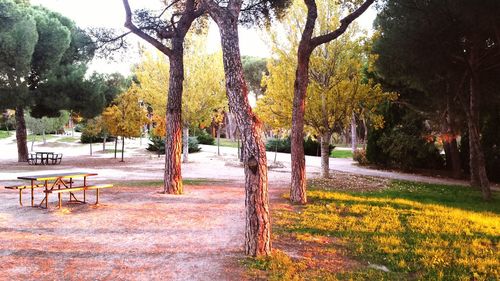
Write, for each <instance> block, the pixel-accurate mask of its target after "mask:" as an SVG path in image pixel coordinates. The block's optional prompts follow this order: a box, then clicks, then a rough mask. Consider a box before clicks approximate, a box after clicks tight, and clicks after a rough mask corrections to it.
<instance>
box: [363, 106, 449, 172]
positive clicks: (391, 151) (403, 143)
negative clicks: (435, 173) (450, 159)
mask: <svg viewBox="0 0 500 281" xmlns="http://www.w3.org/2000/svg"><path fill="white" fill-rule="evenodd" d="M385 115H386V116H387V117H386V116H384V118H385V119H386V120H387V122H386V125H385V127H384V128H383V129H380V130H375V131H374V130H371V131H369V136H368V143H367V151H366V157H367V159H368V161H369V162H370V163H374V164H377V165H382V166H387V167H393V168H398V169H403V170H412V169H422V168H423V169H442V168H443V166H444V159H443V157H442V156H441V155H440V153H439V150H438V149H437V148H436V146H435V145H434V142H433V141H432V140H428V139H426V138H425V137H424V136H425V135H429V136H430V133H431V132H430V131H429V129H427V128H426V126H425V120H424V119H423V118H422V117H420V116H418V115H417V114H416V113H414V112H409V111H403V110H400V109H397V108H391V109H389V112H386V114H385Z"/></svg>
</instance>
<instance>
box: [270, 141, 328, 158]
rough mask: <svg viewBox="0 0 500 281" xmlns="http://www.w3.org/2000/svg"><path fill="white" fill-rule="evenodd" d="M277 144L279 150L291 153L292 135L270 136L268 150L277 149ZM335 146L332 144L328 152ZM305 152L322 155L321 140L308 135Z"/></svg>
mask: <svg viewBox="0 0 500 281" xmlns="http://www.w3.org/2000/svg"><path fill="white" fill-rule="evenodd" d="M276 145H277V146H278V147H277V150H278V152H283V153H290V151H292V150H291V140H290V137H287V138H284V139H274V138H270V139H268V140H267V142H266V150H267V151H276ZM334 148H335V146H333V145H330V146H329V151H328V153H329V154H331V153H332V150H333V149H334ZM304 154H305V155H310V156H321V145H320V143H319V142H317V141H315V140H313V139H312V138H311V137H308V138H307V139H306V140H304Z"/></svg>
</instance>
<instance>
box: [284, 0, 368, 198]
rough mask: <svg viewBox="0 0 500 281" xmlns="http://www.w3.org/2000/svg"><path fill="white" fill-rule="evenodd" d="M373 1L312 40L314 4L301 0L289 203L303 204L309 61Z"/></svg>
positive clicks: (314, 16) (316, 12)
mask: <svg viewBox="0 0 500 281" xmlns="http://www.w3.org/2000/svg"><path fill="white" fill-rule="evenodd" d="M373 2H375V0H367V1H365V2H364V3H363V4H362V5H361V6H360V7H359V8H358V9H356V10H355V11H354V12H352V13H351V14H349V15H348V16H346V17H345V18H343V19H342V20H341V21H340V26H339V27H338V28H337V29H336V30H334V31H332V32H329V33H326V34H324V35H319V36H316V37H313V32H314V25H315V24H316V18H317V17H318V10H317V6H316V2H315V1H314V0H304V3H305V4H306V7H307V19H306V24H305V25H304V30H303V31H302V37H301V39H300V43H299V48H298V51H297V62H298V63H297V69H296V71H295V83H294V96H293V111H292V140H291V143H292V155H291V158H292V159H291V162H292V183H291V188H290V200H291V201H292V202H293V203H299V204H305V203H307V197H306V171H305V158H304V147H303V146H304V113H305V98H306V93H307V86H308V84H309V61H310V58H311V53H312V51H313V50H314V49H315V48H316V47H317V46H319V45H321V44H325V43H327V42H330V41H332V40H335V39H336V38H338V37H339V36H340V35H342V34H343V33H344V32H345V31H346V30H347V27H348V26H349V25H350V24H351V23H352V22H353V21H354V20H355V19H356V18H358V17H359V16H360V15H362V14H363V13H364V12H365V11H366V10H367V9H368V8H369V7H370V6H371V5H372V4H373Z"/></svg>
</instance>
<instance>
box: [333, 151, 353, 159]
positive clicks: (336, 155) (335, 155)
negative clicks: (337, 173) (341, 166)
mask: <svg viewBox="0 0 500 281" xmlns="http://www.w3.org/2000/svg"><path fill="white" fill-rule="evenodd" d="M330 157H333V158H353V153H352V150H351V149H349V150H344V149H342V150H339V149H334V150H332V152H331V153H330Z"/></svg>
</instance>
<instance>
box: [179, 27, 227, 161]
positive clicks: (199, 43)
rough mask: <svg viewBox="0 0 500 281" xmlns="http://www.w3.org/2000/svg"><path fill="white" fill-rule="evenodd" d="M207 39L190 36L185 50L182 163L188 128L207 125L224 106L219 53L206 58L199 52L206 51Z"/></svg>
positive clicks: (222, 71)
mask: <svg viewBox="0 0 500 281" xmlns="http://www.w3.org/2000/svg"><path fill="white" fill-rule="evenodd" d="M206 39H207V37H206V35H197V36H191V38H190V43H191V44H190V45H189V47H188V48H187V50H186V69H185V71H186V80H184V89H185V91H184V94H183V96H184V99H183V102H182V119H183V127H184V128H183V131H184V149H183V151H184V159H183V162H188V153H189V152H188V149H187V148H188V140H189V127H193V126H196V127H198V126H200V125H202V126H206V125H209V124H210V123H211V122H212V119H213V116H214V112H217V111H218V110H219V109H223V108H224V107H226V106H225V105H227V99H226V97H225V91H224V90H225V89H224V68H223V65H222V53H221V52H220V51H219V52H216V53H213V54H207V53H206V51H205V52H204V51H201V50H206V43H205V42H206ZM207 73H210V75H207Z"/></svg>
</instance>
